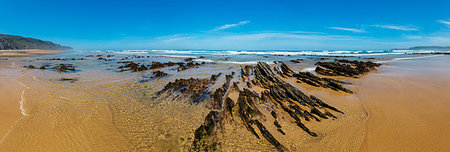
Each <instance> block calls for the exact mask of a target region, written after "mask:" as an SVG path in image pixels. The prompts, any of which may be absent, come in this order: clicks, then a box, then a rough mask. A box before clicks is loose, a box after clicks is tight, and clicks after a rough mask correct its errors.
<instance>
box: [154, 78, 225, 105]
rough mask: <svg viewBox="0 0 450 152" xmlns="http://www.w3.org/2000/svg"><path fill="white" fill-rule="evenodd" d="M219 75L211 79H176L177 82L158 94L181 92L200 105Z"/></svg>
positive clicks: (171, 83)
mask: <svg viewBox="0 0 450 152" xmlns="http://www.w3.org/2000/svg"><path fill="white" fill-rule="evenodd" d="M219 75H220V74H218V75H212V76H211V78H209V79H208V78H205V79H198V78H190V79H176V80H175V82H169V83H168V84H167V85H166V86H164V89H162V90H161V91H159V92H158V94H162V93H170V92H180V93H181V94H183V95H184V96H185V97H190V99H192V101H193V102H194V103H198V102H200V101H201V100H202V99H203V98H204V97H205V95H206V94H207V88H208V85H209V84H210V83H212V82H214V81H215V80H216V79H217V77H218V76H219Z"/></svg>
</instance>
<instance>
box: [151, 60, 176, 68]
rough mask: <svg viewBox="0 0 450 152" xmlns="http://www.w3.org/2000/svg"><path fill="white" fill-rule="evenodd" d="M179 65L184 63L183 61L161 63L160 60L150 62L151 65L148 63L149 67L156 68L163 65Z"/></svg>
mask: <svg viewBox="0 0 450 152" xmlns="http://www.w3.org/2000/svg"><path fill="white" fill-rule="evenodd" d="M175 65H178V66H181V65H184V63H183V62H168V63H161V62H152V65H150V67H149V68H150V69H157V68H163V67H171V66H175Z"/></svg>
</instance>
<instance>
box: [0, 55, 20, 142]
mask: <svg viewBox="0 0 450 152" xmlns="http://www.w3.org/2000/svg"><path fill="white" fill-rule="evenodd" d="M11 64H12V63H10V62H5V61H3V62H2V61H0V82H1V84H0V96H1V97H2V101H1V103H0V105H1V106H0V107H1V109H0V113H2V115H0V120H1V121H2V124H1V125H0V136H1V138H2V139H1V141H0V143H1V142H3V139H4V137H6V136H7V135H8V133H9V131H10V129H11V127H12V126H13V124H14V123H15V122H16V121H17V120H19V119H20V118H23V115H22V114H21V110H20V107H21V105H20V101H21V93H22V91H24V89H25V88H24V87H23V86H21V85H20V84H19V83H17V81H16V78H17V77H19V75H20V71H18V70H17V69H14V68H12V67H11Z"/></svg>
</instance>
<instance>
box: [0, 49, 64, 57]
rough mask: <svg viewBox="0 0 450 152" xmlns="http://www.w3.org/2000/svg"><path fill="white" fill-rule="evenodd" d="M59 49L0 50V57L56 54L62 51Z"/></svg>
mask: <svg viewBox="0 0 450 152" xmlns="http://www.w3.org/2000/svg"><path fill="white" fill-rule="evenodd" d="M62 52H64V51H61V50H36V49H29V50H0V57H27V56H37V55H46V54H56V53H62Z"/></svg>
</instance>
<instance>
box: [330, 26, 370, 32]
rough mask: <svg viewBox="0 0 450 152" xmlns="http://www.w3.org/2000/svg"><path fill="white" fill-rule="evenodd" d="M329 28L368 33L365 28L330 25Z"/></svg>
mask: <svg viewBox="0 0 450 152" xmlns="http://www.w3.org/2000/svg"><path fill="white" fill-rule="evenodd" d="M329 29H334V30H342V31H350V32H355V33H367V31H365V30H363V29H355V28H345V27H329Z"/></svg>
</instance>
